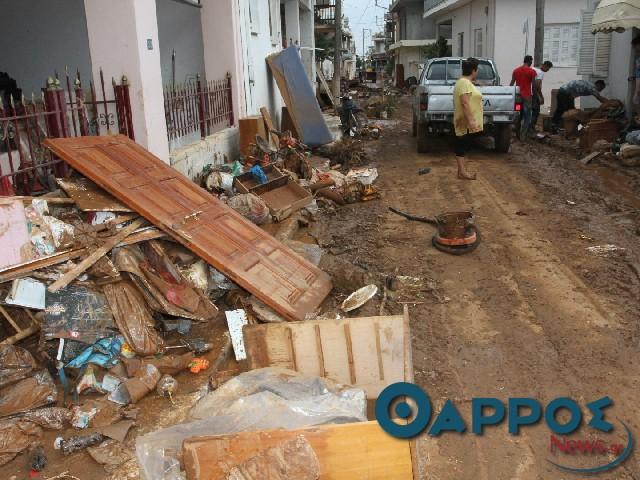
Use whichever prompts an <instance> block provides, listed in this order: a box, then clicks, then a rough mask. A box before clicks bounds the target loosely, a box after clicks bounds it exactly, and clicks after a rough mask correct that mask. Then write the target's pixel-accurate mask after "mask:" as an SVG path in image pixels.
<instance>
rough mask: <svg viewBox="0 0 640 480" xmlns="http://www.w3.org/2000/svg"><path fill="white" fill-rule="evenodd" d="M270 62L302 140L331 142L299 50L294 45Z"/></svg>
mask: <svg viewBox="0 0 640 480" xmlns="http://www.w3.org/2000/svg"><path fill="white" fill-rule="evenodd" d="M267 63H268V64H269V67H270V68H271V73H272V74H273V77H274V78H275V80H276V83H277V84H278V88H279V90H280V94H281V95H282V98H283V99H284V103H285V104H286V106H287V110H288V112H289V114H290V115H291V120H292V121H293V124H294V126H295V130H296V131H297V133H298V134H299V136H298V138H299V139H300V140H301V141H302V142H304V143H305V144H307V145H309V146H318V145H324V144H327V143H331V142H332V141H333V137H332V136H331V132H330V131H329V128H328V127H327V123H326V122H325V120H324V117H323V116H322V111H321V110H320V106H319V105H318V101H317V99H316V94H315V91H314V89H313V85H312V84H311V81H310V80H309V77H308V76H307V72H306V71H305V69H304V65H303V63H302V59H301V58H300V52H299V49H298V47H296V46H291V47H289V48H285V49H284V50H282V51H280V52H278V53H274V54H272V55H269V56H268V57H267ZM283 125H284V122H283ZM283 130H284V127H283Z"/></svg>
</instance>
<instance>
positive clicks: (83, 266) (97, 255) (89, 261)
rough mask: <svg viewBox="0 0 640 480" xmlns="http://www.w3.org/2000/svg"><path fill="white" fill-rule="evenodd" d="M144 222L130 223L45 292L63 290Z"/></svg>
mask: <svg viewBox="0 0 640 480" xmlns="http://www.w3.org/2000/svg"><path fill="white" fill-rule="evenodd" d="M145 222H146V220H145V219H144V218H139V219H138V220H134V221H133V222H132V223H130V224H129V225H127V226H126V227H124V228H123V229H122V230H120V231H119V232H118V233H117V234H116V235H114V236H113V237H111V238H109V240H107V241H106V242H105V243H104V244H103V245H101V246H100V247H98V248H97V249H96V250H95V251H94V252H93V253H91V255H89V256H88V257H87V258H85V259H84V260H82V261H81V262H80V263H79V264H77V265H76V266H75V267H73V268H72V269H71V270H69V271H68V272H67V273H65V274H64V275H63V276H62V277H60V278H59V279H58V280H56V281H55V282H53V283H52V284H51V285H49V287H48V288H47V290H49V291H50V292H51V293H54V292H57V291H58V290H60V289H61V288H64V287H66V286H67V285H69V284H70V283H71V282H72V281H74V280H75V279H76V278H78V276H79V275H81V274H82V273H83V272H84V271H85V270H87V269H88V268H89V267H90V266H91V265H93V264H94V263H96V262H97V261H98V260H100V259H101V258H102V257H104V256H105V255H106V254H107V253H109V251H110V250H112V249H113V248H114V247H115V246H116V245H118V244H119V243H120V242H122V241H123V240H124V239H125V238H127V237H128V236H129V235H130V234H131V233H133V232H134V231H135V230H137V229H138V228H140V227H141V226H142V225H144V224H145Z"/></svg>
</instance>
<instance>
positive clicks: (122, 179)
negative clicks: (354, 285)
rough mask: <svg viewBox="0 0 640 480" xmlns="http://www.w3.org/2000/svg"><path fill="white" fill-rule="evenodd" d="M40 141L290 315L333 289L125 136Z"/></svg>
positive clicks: (323, 275) (304, 263)
mask: <svg viewBox="0 0 640 480" xmlns="http://www.w3.org/2000/svg"><path fill="white" fill-rule="evenodd" d="M46 145H47V147H49V148H50V149H51V150H53V151H54V152H55V154H56V155H58V156H59V157H61V158H63V159H64V160H66V161H67V162H68V163H69V164H70V165H71V166H73V167H74V168H75V169H76V170H78V171H79V172H81V173H82V174H84V175H86V176H87V177H89V178H90V179H91V180H93V181H94V182H95V183H97V184H98V185H100V186H101V187H102V188H104V189H105V190H106V191H108V192H109V193H111V194H112V195H113V196H115V197H116V198H118V199H119V200H120V201H122V202H123V203H124V204H125V205H127V206H128V207H130V208H132V209H134V210H135V211H137V212H138V213H140V214H141V215H143V216H144V217H145V218H147V219H148V220H149V221H151V222H152V223H154V224H155V225H157V226H158V227H160V228H162V229H163V230H164V231H166V232H167V233H168V234H169V235H171V236H173V237H174V238H175V239H176V240H177V241H179V242H180V243H182V244H183V245H185V246H186V247H188V248H189V249H191V250H192V251H193V252H195V253H196V254H198V255H199V256H200V257H202V258H203V259H204V260H206V261H207V262H209V263H210V264H211V265H212V266H213V267H215V268H217V269H218V270H220V271H221V272H223V273H224V274H225V275H227V276H228V277H229V278H231V279H232V280H233V281H234V282H236V283H238V284H239V285H240V286H242V287H243V288H245V289H247V290H249V291H250V292H251V293H253V294H254V295H255V296H256V297H258V298H259V299H260V300H262V301H263V302H264V303H266V304H267V305H269V306H270V307H271V308H273V309H274V310H275V311H277V312H278V313H280V314H281V315H282V316H284V317H285V318H287V319H288V320H303V319H304V317H305V314H307V313H309V312H312V311H314V310H315V309H316V308H317V307H318V306H319V305H320V303H321V302H322V300H323V299H324V298H325V297H326V296H327V294H328V293H329V291H330V290H331V280H330V279H329V277H328V275H327V274H326V273H324V272H322V271H321V270H320V269H318V268H317V267H315V266H314V265H312V264H311V263H309V262H307V261H306V260H305V259H303V258H301V257H299V256H298V255H297V254H295V253H294V252H293V251H291V250H290V249H288V248H287V247H285V246H284V245H283V244H281V243H280V242H278V241H277V240H275V239H274V238H273V237H271V236H270V235H269V234H267V233H266V232H264V231H263V230H261V229H260V228H258V227H257V226H256V225H254V224H253V223H251V222H249V221H248V220H246V219H245V218H244V217H242V216H241V215H240V214H238V213H237V212H235V211H233V210H232V209H231V208H229V207H227V206H226V205H225V204H224V203H222V202H220V201H219V200H218V199H217V198H215V197H214V196H212V195H210V194H209V193H208V192H206V191H205V190H203V189H201V188H200V187H198V186H197V185H196V184H194V183H193V182H191V181H190V180H189V179H188V178H186V177H184V176H182V175H181V174H180V173H179V172H177V171H176V170H174V169H172V168H171V167H170V166H168V165H166V164H165V163H164V162H162V161H161V160H160V159H158V158H157V157H155V156H153V155H151V153H149V152H148V151H147V150H145V149H143V148H142V147H140V146H139V145H137V144H136V143H135V142H133V141H131V140H130V139H129V138H128V137H125V136H122V135H118V136H115V137H80V138H58V139H48V140H47V141H46Z"/></svg>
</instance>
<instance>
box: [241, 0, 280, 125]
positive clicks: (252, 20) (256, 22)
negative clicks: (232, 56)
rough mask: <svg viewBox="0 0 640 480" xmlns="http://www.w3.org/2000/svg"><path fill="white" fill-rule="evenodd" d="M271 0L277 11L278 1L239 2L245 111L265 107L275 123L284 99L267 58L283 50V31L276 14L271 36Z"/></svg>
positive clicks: (251, 111) (250, 113)
mask: <svg viewBox="0 0 640 480" xmlns="http://www.w3.org/2000/svg"><path fill="white" fill-rule="evenodd" d="M271 2H277V5H278V10H277V11H278V12H280V9H279V5H280V2H279V0H246V1H240V32H241V38H242V52H243V58H244V65H243V70H244V80H245V88H244V92H245V108H246V111H245V113H246V115H259V114H260V108H261V107H267V108H268V109H269V112H270V114H271V116H272V117H273V119H274V122H275V123H276V125H278V124H279V122H280V117H281V111H282V105H283V101H282V97H281V96H280V92H279V91H278V87H277V85H276V82H275V80H274V79H273V76H272V75H271V72H270V71H269V66H268V65H267V62H266V58H267V56H268V55H271V54H272V53H275V52H278V51H280V50H281V49H282V45H281V42H280V39H281V37H282V34H281V27H280V15H279V13H278V18H277V21H276V22H274V25H275V29H276V31H274V32H273V33H274V34H273V38H272V35H271V32H270V24H269V9H270V8H271Z"/></svg>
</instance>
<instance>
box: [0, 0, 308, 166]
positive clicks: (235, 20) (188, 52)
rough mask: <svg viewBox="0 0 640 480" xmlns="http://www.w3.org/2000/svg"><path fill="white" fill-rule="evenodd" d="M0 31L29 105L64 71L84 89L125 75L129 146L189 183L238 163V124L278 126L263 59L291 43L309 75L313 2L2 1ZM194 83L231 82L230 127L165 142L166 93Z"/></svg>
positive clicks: (273, 89)
mask: <svg viewBox="0 0 640 480" xmlns="http://www.w3.org/2000/svg"><path fill="white" fill-rule="evenodd" d="M3 23H5V24H6V28H5V27H3V29H1V30H0V39H2V40H3V41H2V44H3V45H7V46H10V47H11V48H8V49H5V52H6V54H3V55H2V56H0V71H1V72H7V73H8V74H9V75H10V76H11V77H12V78H14V79H15V80H16V82H17V84H18V86H19V87H20V88H21V89H22V91H23V93H24V94H25V96H26V97H27V98H29V97H30V95H31V92H32V91H33V92H35V94H36V96H37V97H39V92H40V89H41V88H42V87H44V86H45V83H46V80H47V77H51V76H53V75H54V72H58V73H61V74H64V72H65V70H66V69H67V67H69V69H70V70H71V71H72V72H75V71H76V69H77V70H78V72H79V74H80V78H81V79H82V83H83V86H84V87H85V91H88V88H87V85H88V84H89V80H93V82H92V83H93V87H94V88H95V89H97V90H99V89H100V88H101V84H104V83H106V84H107V88H106V90H109V87H110V84H111V79H112V78H113V79H114V80H115V79H120V78H122V77H123V76H125V77H126V78H127V80H128V82H129V85H130V98H131V112H132V117H133V126H134V132H135V139H136V141H137V142H138V143H140V144H141V145H142V146H144V147H145V148H147V149H149V150H150V151H151V152H152V153H154V154H155V155H157V156H158V157H159V158H161V159H162V160H164V161H166V162H167V163H170V164H171V165H173V166H174V167H176V168H177V169H178V170H180V171H182V172H183V173H185V174H187V175H189V176H191V177H194V176H195V175H197V174H198V173H199V172H200V170H201V169H202V167H204V166H205V165H206V164H207V163H219V162H222V161H228V160H234V159H235V158H236V157H237V152H238V130H237V121H238V119H239V118H242V117H244V116H248V115H256V114H259V113H260V108H261V107H267V108H268V109H269V111H270V113H271V115H272V117H273V118H274V121H275V122H278V121H279V119H280V114H281V108H282V105H283V101H282V98H281V96H280V93H279V91H278V88H277V85H276V83H275V81H274V79H273V77H272V75H271V72H270V71H269V68H268V66H267V63H266V61H265V58H266V57H267V56H268V55H270V54H273V53H275V52H278V51H280V50H281V49H282V48H283V47H284V46H287V45H290V44H294V45H297V46H299V47H300V54H301V56H302V59H303V62H304V65H305V69H306V70H307V73H308V75H309V77H310V79H311V78H314V77H315V50H314V48H315V41H314V0H109V1H104V0H47V1H46V2H42V1H40V0H7V1H6V2H4V7H3ZM20 38H21V39H23V40H22V41H21V42H16V41H15V40H16V39H20ZM105 79H106V80H105ZM198 80H199V81H200V82H201V83H202V84H206V83H207V82H217V84H216V85H221V84H222V83H221V82H226V81H228V82H229V83H228V84H229V85H230V92H231V95H230V103H231V106H232V115H231V118H232V119H233V122H232V124H231V125H230V126H228V125H221V126H220V130H219V131H216V130H218V129H217V128H213V129H211V130H213V131H208V133H210V134H211V135H209V136H208V137H206V138H204V139H201V138H200V137H201V135H200V134H199V133H196V134H195V135H191V136H189V135H183V136H182V137H180V138H173V139H172V136H171V134H170V133H169V134H168V131H169V132H170V131H171V130H172V125H171V124H170V121H169V117H170V115H169V113H168V112H167V111H166V109H167V91H168V90H171V89H178V90H179V91H181V92H184V91H188V92H195V88H196V87H195V84H196V82H197V81H198ZM225 85H226V84H225ZM106 108H107V106H105V109H106ZM109 108H111V107H109ZM112 115H114V112H105V117H109V116H112ZM191 116H193V115H191ZM185 118H186V116H185ZM107 121H109V120H107ZM276 124H277V123H276ZM174 137H175V136H174Z"/></svg>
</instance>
